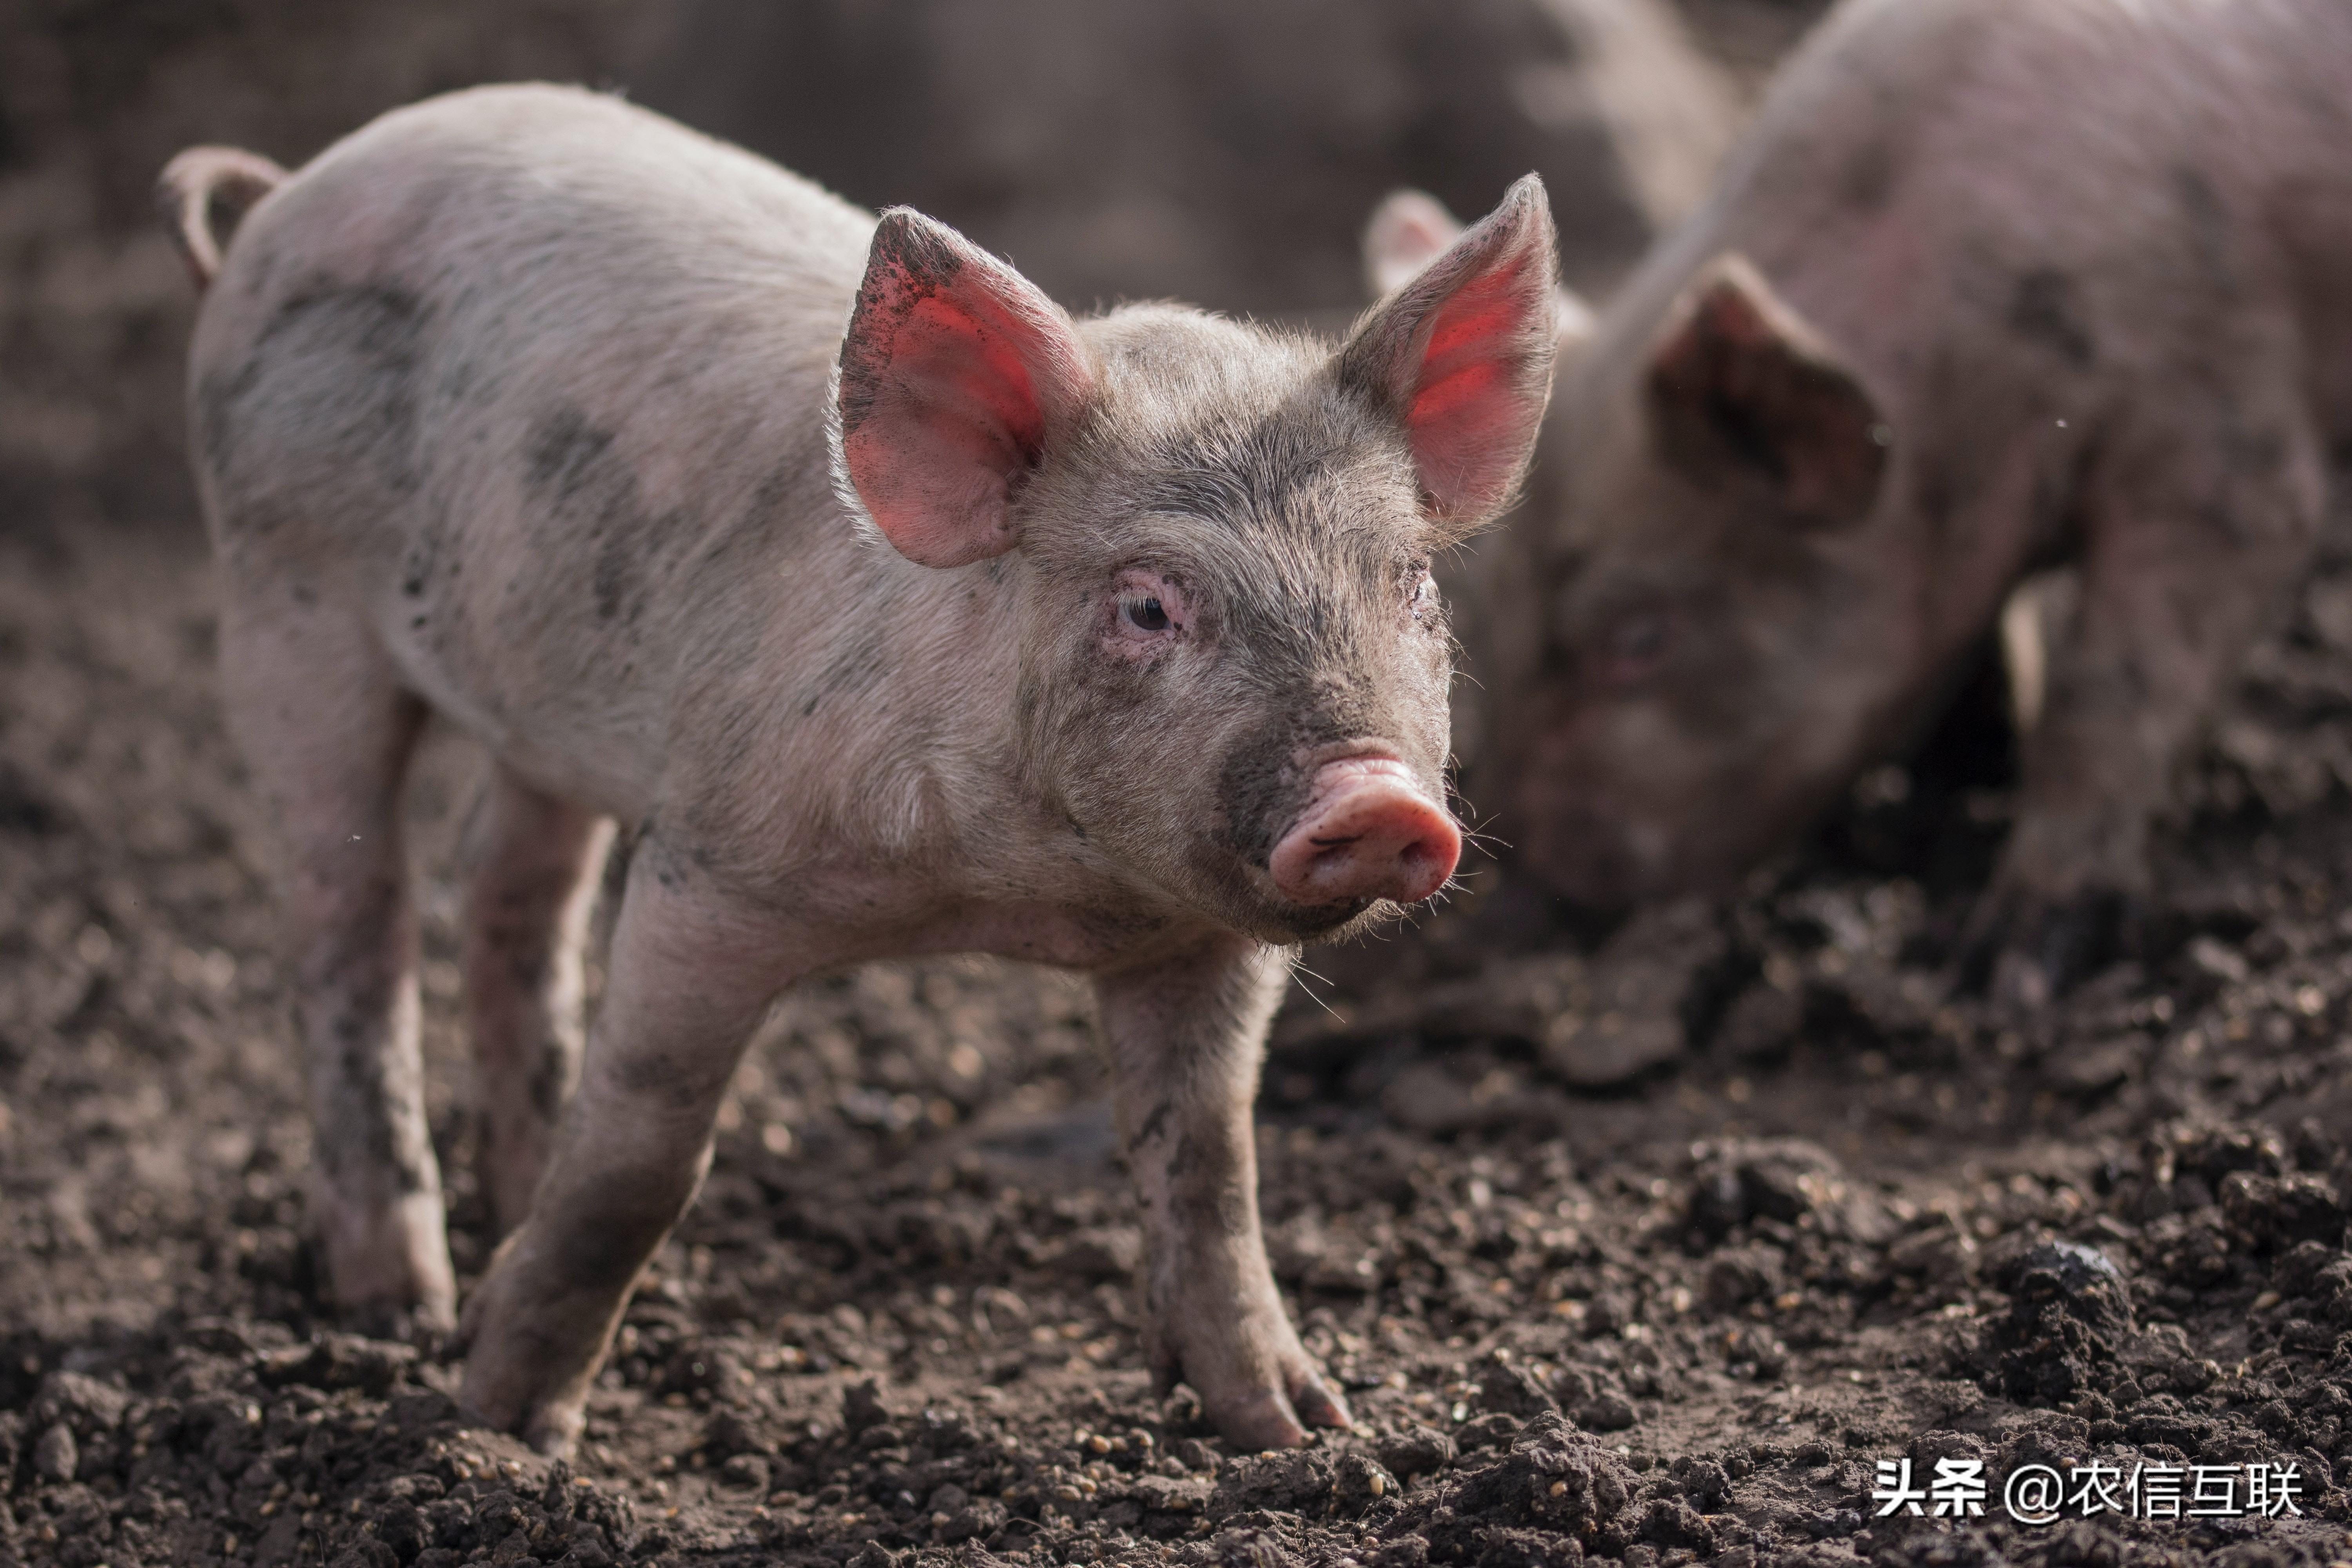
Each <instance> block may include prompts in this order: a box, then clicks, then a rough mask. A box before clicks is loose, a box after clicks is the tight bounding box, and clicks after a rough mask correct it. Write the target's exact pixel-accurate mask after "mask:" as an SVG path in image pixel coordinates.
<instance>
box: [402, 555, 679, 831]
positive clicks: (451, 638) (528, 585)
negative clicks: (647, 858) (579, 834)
mask: <svg viewBox="0 0 2352 1568" xmlns="http://www.w3.org/2000/svg"><path fill="white" fill-rule="evenodd" d="M499 545H500V541H499V540H498V539H497V537H496V536H495V535H492V536H489V537H488V538H485V537H483V536H480V535H477V536H475V537H474V538H471V539H468V540H467V541H466V542H465V546H466V547H465V548H463V549H462V552H461V553H459V554H458V555H457V558H456V559H455V560H446V559H445V560H444V561H443V562H442V563H441V564H440V565H439V567H438V568H437V570H439V571H440V572H441V574H442V576H441V579H440V580H439V581H438V582H434V581H430V580H428V581H426V582H425V583H424V584H423V585H422V587H421V589H420V585H419V574H418V572H417V571H416V568H415V552H414V551H405V552H402V554H401V555H400V556H399V557H398V558H396V559H394V560H392V561H388V562H383V563H379V564H378V565H377V569H376V570H374V571H373V572H371V574H370V575H371V576H373V577H374V578H375V579H376V580H375V581H374V582H373V583H371V584H367V588H366V597H367V599H368V601H369V604H370V610H371V616H370V618H371V619H372V620H373V622H374V623H375V626H376V628H377V631H378V634H379V636H380V637H381V639H382V641H383V646H384V647H385V649H386V651H387V652H388V653H389V655H390V656H391V658H392V659H393V661H394V664H395V665H396V666H397V667H398V668H400V670H401V673H402V675H403V677H404V681H405V684H407V685H408V686H409V688H410V689H413V690H414V691H415V692H416V693H417V695H418V696H420V697H422V698H423V699H424V700H425V701H426V702H427V703H428V704H429V705H430V706H431V707H432V708H433V709H434V710H436V712H438V713H440V714H442V715H443V716H444V717H445V718H446V719H448V720H449V721H451V722H453V723H455V724H456V725H457V727H458V728H459V729H461V730H464V731H466V732H467V733H468V734H471V735H472V736H474V737H475V738H476V739H478V740H479V741H480V742H482V743H483V745H485V746H486V747H487V748H488V750H489V751H490V752H491V754H492V755H494V756H495V757H496V758H497V759H498V760H499V763H501V764H503V765H504V766H505V767H507V768H508V769H509V771H511V772H512V773H515V774H516V775H517V776H519V777H520V778H521V779H523V780H525V781H526V782H528V783H530V784H532V785H534V786H535V787H537V788H539V789H541V790H544V791H546V792H547V793H549V794H551V795H558V796H561V797H562V798H564V799H567V800H572V801H575V802H578V803H579V804H581V805H587V806H590V807H593V809H595V810H597V811H601V812H604V813H606V814H609V815H612V816H618V817H620V818H621V819H622V820H624V821H635V819H637V818H638V817H640V816H643V815H644V814H645V812H646V810H647V809H648V808H649V807H650V805H651V804H652V800H653V795H654V791H655V789H656V785H657V784H658V779H659V772H660V762H661V752H662V736H663V733H664V727H665V723H666V718H667V684H668V682H667V671H668V665H669V658H668V652H669V650H668V647H667V639H666V638H665V637H662V636H661V635H659V634H660V632H661V631H662V630H663V629H665V628H663V627H659V626H637V627H635V628H631V629H629V630H626V631H622V630H616V629H615V628H614V627H612V626H608V625H604V624H600V622H599V620H598V618H597V617H596V616H595V615H594V612H593V596H591V597H590V598H589V599H588V601H587V605H588V607H587V608H585V609H583V608H582V607H580V606H579V605H575V604H573V603H572V602H571V601H572V599H573V598H574V597H575V596H576V595H574V594H573V593H572V590H574V589H576V588H578V587H579V586H580V584H578V583H577V582H576V581H575V579H576V578H577V577H578V576H579V575H580V574H581V571H580V568H579V566H578V564H577V563H571V562H564V561H553V562H551V561H548V560H546V559H541V561H539V562H537V563H530V562H525V561H522V560H520V559H519V557H518V556H517V554H516V552H512V551H509V550H505V549H501V548H500V547H499ZM443 548H444V549H445V550H446V549H447V548H449V545H448V543H447V542H444V545H443ZM453 568H454V569H453ZM587 592H588V593H589V594H590V595H593V588H591V589H589V590H587Z"/></svg>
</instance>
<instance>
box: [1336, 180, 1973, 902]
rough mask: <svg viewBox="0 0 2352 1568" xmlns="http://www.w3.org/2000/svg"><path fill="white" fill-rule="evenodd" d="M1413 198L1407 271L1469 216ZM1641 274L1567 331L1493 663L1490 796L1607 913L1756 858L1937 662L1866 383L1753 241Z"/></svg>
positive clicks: (1393, 230)
mask: <svg viewBox="0 0 2352 1568" xmlns="http://www.w3.org/2000/svg"><path fill="white" fill-rule="evenodd" d="M1397 205H1398V204H1397V201H1396V200H1395V199H1392V201H1391V206H1390V207H1389V208H1386V209H1383V218H1385V219H1386V222H1387V226H1386V227H1385V228H1384V227H1383V224H1382V220H1381V219H1376V220H1375V223H1374V226H1373V227H1372V229H1371V230H1370V233H1369V234H1368V237H1367V247H1368V252H1369V254H1370V261H1371V263H1372V265H1373V268H1374V275H1375V278H1376V279H1378V278H1379V277H1380V271H1379V269H1380V268H1381V265H1382V262H1383V258H1384V249H1383V247H1384V245H1385V258H1386V260H1387V264H1388V266H1389V267H1390V268H1391V278H1392V277H1393V276H1395V275H1397V274H1399V273H1401V272H1405V271H1406V267H1405V263H1406V261H1407V260H1409V259H1410V256H1411V253H1412V250H1413V249H1414V248H1415V247H1418V248H1419V249H1420V250H1421V251H1423V252H1426V251H1428V250H1429V249H1431V248H1432V247H1433V246H1434V245H1435V244H1438V243H1441V242H1443V241H1444V238H1445V237H1446V234H1447V232H1448V231H1447V228H1446V226H1444V223H1443V222H1442V221H1441V220H1442V218H1443V214H1442V211H1441V212H1439V213H1438V214H1436V215H1435V216H1434V217H1433V216H1431V215H1429V214H1428V213H1427V212H1425V211H1423V209H1421V208H1418V207H1407V208H1405V209H1404V210H1403V211H1402V213H1400V212H1398V211H1397ZM1415 218H1417V219H1418V224H1417V226H1416V224H1415V223H1414V222H1412V221H1408V220H1412V219H1415ZM1645 285H1647V280H1646V279H1645V280H1643V282H1637V284H1636V285H1635V286H1634V288H1633V289H1631V290H1629V292H1628V295H1627V297H1626V298H1625V299H1624V300H1621V301H1620V303H1619V307H1618V308H1614V309H1612V310H1611V311H1610V312H1609V314H1608V315H1607V316H1606V317H1605V318H1604V319H1603V320H1602V321H1601V322H1600V323H1599V324H1598V325H1597V326H1595V327H1594V328H1593V329H1592V330H1591V335H1590V336H1589V337H1587V338H1585V339H1583V340H1582V341H1580V342H1570V343H1567V344H1565V345H1563V352H1562V355H1561V363H1560V371H1559V374H1560V395H1559V400H1558V402H1557V403H1556V404H1555V405H1554V406H1553V408H1552V410H1551V413H1550V416H1549V419H1548V421H1547V423H1546V431H1545V436H1544V447H1543V450H1544V461H1543V463H1542V465H1541V467H1540V468H1539V470H1538V474H1537V476H1536V479H1535V483H1534V486H1533V489H1532V490H1531V493H1530V496H1529V500H1528V506H1527V507H1526V508H1525V509H1524V510H1523V512H1522V514H1521V520H1520V521H1518V522H1517V525H1516V526H1515V529H1514V533H1515V536H1516V537H1515V539H1514V541H1513V544H1514V545H1515V547H1516V553H1515V554H1514V555H1513V556H1512V557H1511V558H1512V559H1513V560H1514V561H1515V562H1516V563H1517V565H1518V569H1519V571H1520V574H1522V576H1523V577H1524V578H1525V581H1524V582H1522V583H1517V584H1511V585H1509V586H1510V589H1511V596H1512V597H1515V598H1516V600H1517V603H1516V605H1508V606H1507V607H1505V608H1503V609H1501V610H1498V613H1501V614H1517V615H1522V616H1525V618H1527V619H1528V620H1529V621H1531V622H1533V623H1534V625H1533V626H1532V627H1531V628H1530V629H1529V630H1528V633H1527V634H1526V635H1524V636H1523V637H1520V638H1519V640H1518V642H1517V650H1518V657H1517V658H1516V659H1515V660H1513V661H1512V668H1508V669H1497V670H1494V671H1491V672H1490V671H1486V670H1481V671H1479V672H1478V673H1479V675H1480V677H1481V679H1482V680H1484V681H1485V682H1486V685H1487V687H1488V691H1487V700H1489V701H1490V702H1491V703H1492V704H1493V705H1494V709H1495V711H1494V712H1493V713H1492V714H1491V715H1490V716H1489V726H1488V728H1489V731H1490V733H1491V746H1492V751H1491V755H1490V758H1489V759H1482V763H1481V771H1480V774H1479V777H1478V778H1477V780H1476V781H1475V787H1476V789H1477V792H1478V799H1479V802H1480V804H1481V805H1485V806H1487V807H1489V808H1491V809H1494V810H1495V811H1496V816H1497V826H1498V830H1499V831H1500V832H1501V833H1502V835H1503V836H1504V837H1506V838H1507V840H1508V841H1510V842H1511V843H1512V844H1513V845H1514V846H1515V847H1516V849H1517V854H1518V857H1519V858H1520V860H1521V862H1522V863H1523V864H1525V865H1526V866H1527V867H1528V868H1529V869H1530V870H1532V871H1533V872H1535V873H1536V875H1537V876H1538V878H1539V879H1542V880H1543V881H1545V882H1547V883H1548V884H1549V885H1550V886H1552V887H1553V888H1555V889H1557V890H1559V891H1560V892H1562V893H1565V894H1567V895H1569V896H1570V897H1571V898H1575V899H1578V900H1581V901H1584V902H1588V903H1591V904H1596V905H1603V906H1615V905H1622V904H1625V903H1629V902H1633V901H1635V900H1643V899H1647V898H1653V897H1659V896H1664V895H1667V894H1671V893H1675V892H1678V891H1684V890H1689V889H1708V888H1712V887H1717V886H1720V885H1722V884H1723V883H1725V882H1727V880H1729V879H1732V878H1734V877H1736V876H1737V874H1738V872H1739V871H1741V870H1742V869H1744V868H1746V867H1747V866H1748V865H1749V864H1750V863H1752V862H1753V861H1754V860H1755V859H1757V858H1759V857H1760V856H1762V855H1763V854H1765V853H1767V852H1769V850H1770V849H1772V848H1773V847H1776V846H1777V845H1778V844H1780V842H1782V841H1784V840H1785V839H1786V838H1787V837H1789V836H1790V835H1791V834H1792V833H1794V832H1796V831H1798V830H1799V829H1801V827H1802V826H1804V825H1805V824H1806V823H1807V822H1808V821H1809V820H1811V818H1812V817H1814V816H1817V815H1819V814H1820V812H1821V811H1822V810H1823V809H1824V808H1825V807H1826V806H1827V805H1830V804H1831V803H1832V802H1833V801H1834V800H1835V799H1836V798H1837V796H1838V795H1839V793H1840V792H1841V791H1842V789H1843V787H1844V786H1845V784H1847V783H1848V782H1849V781H1850V780H1851V779H1852V778H1853V775H1854V773H1856V772H1857V771H1858V770H1859V769H1860V767H1861V766H1863V765H1864V763H1867V762H1868V761H1869V760H1870V758H1871V755H1872V754H1873V752H1875V751H1878V750H1882V749H1885V748H1886V747H1888V746H1889V745H1890V744H1892V743H1893V742H1895V740H1896V739H1897V737H1895V736H1894V735H1893V734H1891V733H1890V725H1892V724H1894V723H1895V722H1897V721H1898V720H1897V716H1898V715H1899V714H1900V713H1901V712H1902V711H1904V710H1905V708H1906V703H1905V699H1906V696H1908V695H1910V694H1913V693H1916V690H1917V689H1918V687H1919V685H1920V684H1921V682H1922V681H1923V679H1926V677H1924V676H1923V673H1922V670H1921V668H1920V664H1919V659H1920V657H1921V655H1920V652H1919V649H1918V647H1917V646H1916V645H1917V644H1918V642H1919V638H1920V636H1921V632H1920V628H1919V625H1918V618H1917V616H1916V615H1915V614H1911V613H1909V612H1911V611H1912V610H1913V609H1914V608H1915V606H1913V605H1910V604H1909V602H1908V601H1907V600H1906V597H1905V595H1906V592H1907V591H1908V589H1909V588H1910V587H1911V586H1913V584H1908V583H1907V582H1906V580H1903V579H1902V578H1900V577H1899V575H1898V574H1894V573H1893V572H1892V570H1891V565H1892V563H1889V562H1888V561H1887V560H1886V559H1885V554H1884V552H1883V550H1882V549H1881V543H1882V542H1883V538H1884V536H1885V533H1886V530H1885V529H1884V528H1878V527H1874V526H1873V525H1872V520H1873V518H1874V517H1875V516H1877V515H1878V514H1879V513H1880V512H1881V510H1882V508H1883V504H1884V498H1883V497H1882V491H1892V490H1893V489H1895V487H1893V486H1891V485H1887V484H1885V483H1884V479H1885V474H1884V470H1885V468H1886V465H1887V461H1888V456H1889V453H1888V447H1889V444H1890V441H1891V432H1890V430H1889V427H1888V425H1887V424H1886V422H1885V416H1883V415H1882V413H1881V412H1880V410H1879V407H1878V405H1877V404H1876V403H1875V402H1874V399H1873V397H1872V395H1871V394H1870V393H1869V392H1868V391H1867V390H1866V389H1865V387H1864V384H1863V382H1862V380H1861V378H1860V376H1859V375H1858V374H1856V373H1855V372H1854V371H1853V369H1852V368H1851V367H1850V366H1849V365H1847V364H1846V363H1843V361H1842V360H1841V358H1840V357H1839V356H1838V354H1837V353H1835V351H1834V350H1832V348H1831V347H1830V346H1829V345H1828V343H1827V342H1825V341H1824V339H1823V338H1822V335H1821V334H1820V333H1819V332H1817V331H1815V330H1813V329H1812V328H1811V326H1809V325H1808V324H1807V323H1806V322H1805V321H1802V320H1801V318H1800V317H1799V316H1798V314H1797V313H1796V312H1795V311H1794V310H1792V309H1790V307H1789V306H1788V305H1787V304H1786V303H1785V302H1784V301H1782V300H1780V298H1778V297H1777V296H1776V295H1775V293H1774V292H1773V290H1772V289H1771V288H1770V286H1769V284H1768V283H1767V282H1766V281H1765V280H1764V279H1763V278H1762V277H1761V276H1760V274H1759V273H1758V271H1757V270H1756V269H1755V268H1753V267H1752V266H1750V265H1748V263H1747V262H1746V261H1745V260H1744V259H1742V258H1739V257H1738V256H1736V255H1727V256H1723V257H1719V258H1716V259H1715V260H1713V261H1712V262H1710V263H1708V264H1707V265H1706V266H1704V267H1702V268H1699V269H1698V270H1697V271H1696V275H1695V276H1692V275H1689V274H1685V281H1684V282H1682V284H1681V285H1680V286H1679V287H1672V286H1669V287H1666V288H1664V289H1659V288H1655V287H1654V286H1645Z"/></svg>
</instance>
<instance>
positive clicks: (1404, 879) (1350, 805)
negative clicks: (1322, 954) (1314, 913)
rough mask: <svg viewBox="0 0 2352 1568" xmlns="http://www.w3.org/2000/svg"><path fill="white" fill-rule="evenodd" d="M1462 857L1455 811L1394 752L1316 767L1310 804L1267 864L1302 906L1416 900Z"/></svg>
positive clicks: (1282, 888) (1451, 871)
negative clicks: (1434, 798) (1442, 803)
mask: <svg viewBox="0 0 2352 1568" xmlns="http://www.w3.org/2000/svg"><path fill="white" fill-rule="evenodd" d="M1461 857H1462V833H1461V830H1460V829H1459V828H1457V827H1456V826H1454V818H1453V816H1451V815H1450V814H1449V813H1447V812H1446V810H1445V809H1444V807H1443V806H1440V805H1437V804H1436V803H1435V802H1433V801H1432V800H1431V799H1430V798H1429V797H1428V796H1427V795H1424V794H1423V793H1422V789H1421V786H1420V784H1418V783H1416V782H1415V781H1414V779H1413V776H1412V771H1411V770H1410V769H1408V768H1407V767H1406V766H1405V765H1404V764H1403V763H1401V762H1397V761H1395V760H1394V759H1392V758H1388V757H1349V758H1346V759H1344V760H1342V761H1339V762H1334V763H1324V764H1323V766H1322V767H1320V768H1318V769H1317V770H1316V773H1315V782H1314V785H1313V787H1312V789H1310V791H1309V792H1308V794H1307V809H1306V810H1305V811H1304V812H1302V813H1300V814H1299V817H1298V821H1297V823H1296V824H1295V825H1294V826H1292V827H1291V829H1290V831H1289V832H1287V833H1286V834H1284V835H1283V836H1282V842H1281V843H1279V844H1277V845H1276V846H1275V849H1274V856H1273V858H1272V859H1271V860H1270V861H1269V862H1268V869H1270V870H1271V871H1272V872H1273V873H1274V885H1275V887H1276V889H1279V890H1280V892H1281V893H1282V896H1283V897H1284V898H1286V899H1288V900H1291V901H1292V902H1294V903H1299V904H1336V903H1340V902H1343V901H1347V900H1358V899H1390V900H1394V901H1396V902H1397V903H1400V904H1411V903H1418V902H1419V901H1420V900H1423V899H1425V898H1428V897H1429V896H1430V895H1431V894H1432V893H1434V892H1436V891H1437V889H1440V888H1442V887H1444V885H1445V879H1447V878H1448V877H1451V876H1452V875H1454V862H1455V861H1457V860H1459V859H1460V858H1461Z"/></svg>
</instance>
